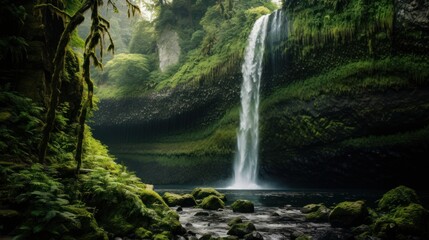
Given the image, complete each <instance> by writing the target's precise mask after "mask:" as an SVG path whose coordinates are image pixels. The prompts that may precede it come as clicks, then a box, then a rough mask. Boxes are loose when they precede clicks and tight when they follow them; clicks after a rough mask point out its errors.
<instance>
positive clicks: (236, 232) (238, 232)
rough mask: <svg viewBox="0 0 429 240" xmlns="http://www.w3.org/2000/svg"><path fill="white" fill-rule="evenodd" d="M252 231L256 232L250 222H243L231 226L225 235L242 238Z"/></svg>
mask: <svg viewBox="0 0 429 240" xmlns="http://www.w3.org/2000/svg"><path fill="white" fill-rule="evenodd" d="M253 231H256V228H255V225H253V223H251V222H244V223H237V224H234V225H232V226H231V228H230V229H229V231H228V233H227V234H228V235H233V236H237V237H239V238H242V237H244V236H245V235H247V234H249V233H252V232H253Z"/></svg>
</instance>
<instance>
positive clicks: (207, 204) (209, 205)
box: [199, 195, 225, 210]
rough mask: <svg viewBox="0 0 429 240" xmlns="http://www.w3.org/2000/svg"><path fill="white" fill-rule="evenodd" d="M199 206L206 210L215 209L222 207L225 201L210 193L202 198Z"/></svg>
mask: <svg viewBox="0 0 429 240" xmlns="http://www.w3.org/2000/svg"><path fill="white" fill-rule="evenodd" d="M199 206H200V207H202V208H203V209H207V210H217V209H219V208H224V207H225V203H224V202H223V201H222V200H221V199H220V198H219V197H216V196H214V195H210V196H208V197H206V198H204V199H203V201H202V202H201V204H200V205H199Z"/></svg>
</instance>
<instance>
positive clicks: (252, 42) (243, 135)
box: [229, 15, 269, 189]
mask: <svg viewBox="0 0 429 240" xmlns="http://www.w3.org/2000/svg"><path fill="white" fill-rule="evenodd" d="M268 20H269V15H264V16H262V17H260V18H259V19H258V20H257V21H256V22H255V24H254V25H253V29H252V31H251V33H250V35H249V39H248V44H247V47H246V50H245V54H244V63H243V65H242V68H241V72H242V74H243V84H242V85H241V112H240V128H239V130H238V133H237V150H238V151H237V156H236V158H235V165H234V183H233V185H232V186H230V187H229V188H234V189H257V188H260V187H259V185H258V184H257V173H258V147H259V129H258V128H259V88H260V86H261V75H262V61H263V57H264V51H265V38H266V36H267V28H268Z"/></svg>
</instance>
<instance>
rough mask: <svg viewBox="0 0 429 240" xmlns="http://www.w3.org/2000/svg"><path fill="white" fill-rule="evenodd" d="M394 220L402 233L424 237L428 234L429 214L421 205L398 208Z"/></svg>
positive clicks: (414, 204) (412, 204) (413, 204)
mask: <svg viewBox="0 0 429 240" xmlns="http://www.w3.org/2000/svg"><path fill="white" fill-rule="evenodd" d="M393 218H394V221H395V223H396V224H397V226H398V228H399V231H401V232H402V233H410V234H415V235H422V234H424V233H427V232H428V229H427V227H428V226H429V225H428V224H429V212H428V210H426V209H425V208H423V207H422V205H420V204H416V203H411V204H410V205H408V206H406V207H399V208H397V209H396V210H395V212H394V213H393Z"/></svg>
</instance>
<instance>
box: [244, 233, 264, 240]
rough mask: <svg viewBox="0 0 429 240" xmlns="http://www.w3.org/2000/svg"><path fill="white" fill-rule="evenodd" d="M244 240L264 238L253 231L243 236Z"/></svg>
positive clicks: (260, 239) (261, 239)
mask: <svg viewBox="0 0 429 240" xmlns="http://www.w3.org/2000/svg"><path fill="white" fill-rule="evenodd" d="M244 239H245V240H263V239H264V237H262V235H261V234H260V233H258V232H256V231H253V232H251V233H249V234H246V235H245V236H244Z"/></svg>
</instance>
